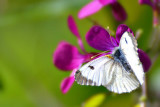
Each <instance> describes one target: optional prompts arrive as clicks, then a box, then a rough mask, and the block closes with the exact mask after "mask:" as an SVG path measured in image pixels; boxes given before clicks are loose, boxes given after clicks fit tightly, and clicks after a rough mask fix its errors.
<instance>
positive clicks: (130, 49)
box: [119, 32, 144, 84]
mask: <svg viewBox="0 0 160 107" xmlns="http://www.w3.org/2000/svg"><path fill="white" fill-rule="evenodd" d="M119 47H120V48H121V50H122V52H123V53H124V56H125V58H126V60H127V61H128V63H129V65H130V66H131V68H132V70H133V72H134V74H135V75H136V77H137V78H138V80H139V82H140V84H142V83H143V79H144V71H143V67H142V63H141V62H140V60H139V56H138V53H137V49H138V48H137V41H136V39H135V38H134V36H133V35H132V34H130V33H128V32H125V33H124V34H123V35H122V37H121V40H120V46H119Z"/></svg>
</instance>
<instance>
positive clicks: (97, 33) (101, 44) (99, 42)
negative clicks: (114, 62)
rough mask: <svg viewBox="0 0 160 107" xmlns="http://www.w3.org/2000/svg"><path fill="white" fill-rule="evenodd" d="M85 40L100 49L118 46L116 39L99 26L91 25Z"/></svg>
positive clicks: (104, 49)
mask: <svg viewBox="0 0 160 107" xmlns="http://www.w3.org/2000/svg"><path fill="white" fill-rule="evenodd" d="M86 40H87V42H88V44H89V45H90V46H92V47H93V48H95V49H97V50H102V51H111V50H113V49H114V47H116V46H118V45H117V42H116V40H115V39H114V38H113V37H111V36H110V34H109V33H108V32H107V31H106V30H105V29H104V28H102V27H100V26H93V27H92V28H91V29H90V30H89V31H88V33H87V34H86Z"/></svg>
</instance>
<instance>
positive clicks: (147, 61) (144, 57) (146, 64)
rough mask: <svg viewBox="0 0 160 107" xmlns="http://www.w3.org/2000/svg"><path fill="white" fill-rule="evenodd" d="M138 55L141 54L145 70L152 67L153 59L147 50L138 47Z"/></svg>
mask: <svg viewBox="0 0 160 107" xmlns="http://www.w3.org/2000/svg"><path fill="white" fill-rule="evenodd" d="M138 55H139V58H140V61H141V62H142V64H143V69H144V72H147V71H148V70H149V68H150V67H151V60H150V58H149V56H148V55H147V54H146V53H145V52H143V51H142V50H141V49H138Z"/></svg>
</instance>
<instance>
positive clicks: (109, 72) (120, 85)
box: [75, 56, 139, 93]
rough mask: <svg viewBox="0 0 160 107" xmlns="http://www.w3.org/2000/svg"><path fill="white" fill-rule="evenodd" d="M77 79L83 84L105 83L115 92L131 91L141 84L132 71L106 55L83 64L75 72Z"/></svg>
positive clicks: (104, 84)
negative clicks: (126, 69)
mask: <svg viewBox="0 0 160 107" xmlns="http://www.w3.org/2000/svg"><path fill="white" fill-rule="evenodd" d="M75 80H76V81H77V83H78V84H81V85H92V86H100V85H103V86H105V87H106V88H107V89H109V90H110V91H112V92H115V93H125V92H130V91H132V90H134V89H136V88H137V87H138V86H139V82H138V80H137V78H136V77H135V75H134V74H133V73H132V72H127V71H125V70H124V68H123V67H122V66H121V65H120V64H119V63H118V62H116V61H114V60H113V59H110V58H108V57H106V56H102V57H100V58H97V59H95V60H92V61H90V62H88V63H87V64H85V65H83V66H82V67H81V68H80V69H79V70H78V71H77V72H76V73H75Z"/></svg>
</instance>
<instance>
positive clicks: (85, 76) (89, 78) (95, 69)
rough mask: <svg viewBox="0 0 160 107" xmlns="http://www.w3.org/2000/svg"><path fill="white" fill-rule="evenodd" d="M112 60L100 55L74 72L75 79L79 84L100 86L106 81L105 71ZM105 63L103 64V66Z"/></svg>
mask: <svg viewBox="0 0 160 107" xmlns="http://www.w3.org/2000/svg"><path fill="white" fill-rule="evenodd" d="M112 63H113V60H112V59H110V58H108V57H106V56H102V57H99V58H97V59H95V60H92V61H90V62H88V63H87V64H85V65H83V66H82V67H81V68H80V69H79V70H78V71H77V72H76V73H75V80H76V81H77V83H78V84H81V85H92V86H94V85H96V86H100V85H102V84H105V83H106V80H105V73H106V72H107V71H106V69H105V67H107V69H108V71H109V68H110V67H111V64H112ZM104 65H105V66H104Z"/></svg>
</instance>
